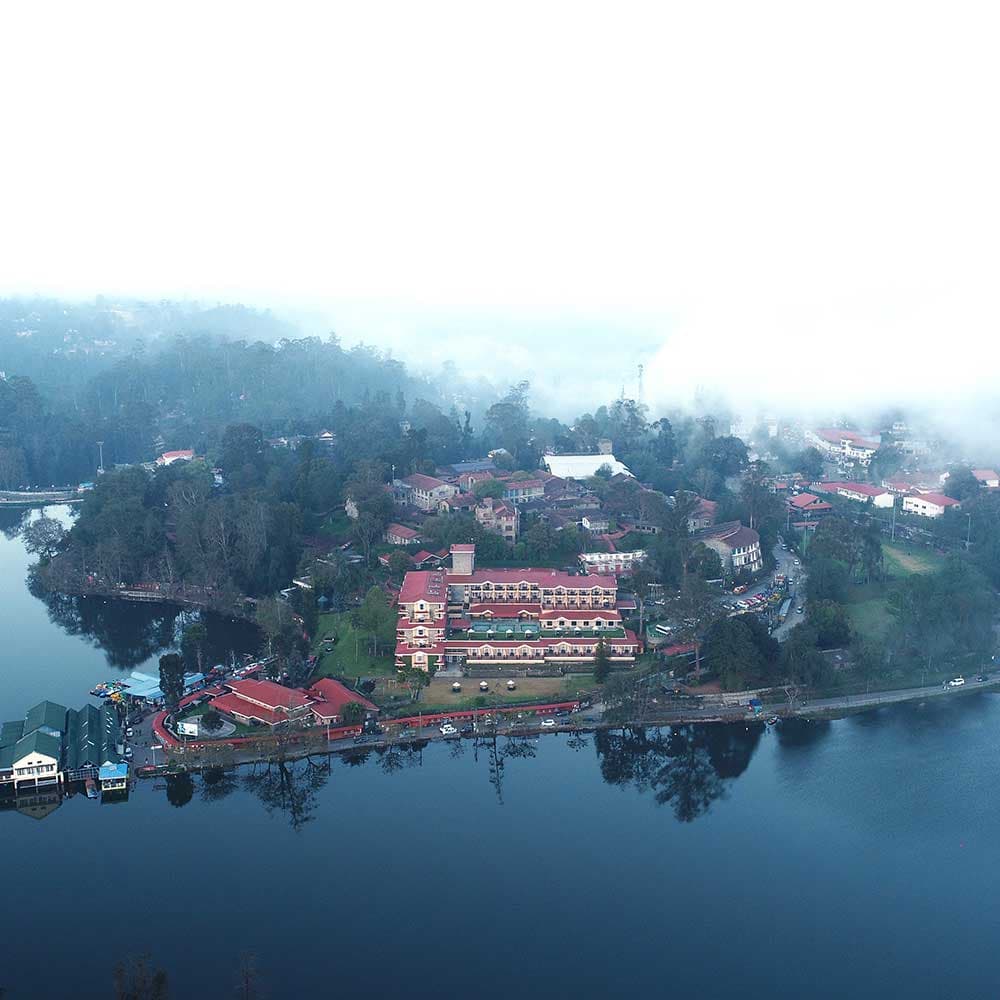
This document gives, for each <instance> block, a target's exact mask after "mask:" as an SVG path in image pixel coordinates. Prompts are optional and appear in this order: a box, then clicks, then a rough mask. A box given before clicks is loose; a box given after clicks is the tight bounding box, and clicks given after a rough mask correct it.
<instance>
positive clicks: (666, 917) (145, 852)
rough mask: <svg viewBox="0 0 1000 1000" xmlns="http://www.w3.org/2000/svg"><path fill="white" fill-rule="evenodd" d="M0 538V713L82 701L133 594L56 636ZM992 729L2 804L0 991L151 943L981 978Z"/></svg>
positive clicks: (99, 976) (624, 978)
mask: <svg viewBox="0 0 1000 1000" xmlns="http://www.w3.org/2000/svg"><path fill="white" fill-rule="evenodd" d="M18 551H19V550H18V546H17V543H16V542H14V541H9V540H3V541H0V559H2V560H3V562H2V567H0V568H2V570H3V577H2V579H3V583H2V588H3V597H4V600H3V601H2V602H0V607H2V608H3V612H2V615H3V617H2V618H0V628H2V634H3V651H2V652H0V657H2V661H0V705H3V706H4V707H5V711H4V716H5V717H15V716H16V715H17V714H18V713H19V712H20V711H22V710H23V708H24V707H27V705H28V704H30V703H32V702H33V701H35V700H37V699H38V698H41V697H45V696H50V697H58V698H61V699H63V700H65V701H68V702H69V703H70V704H74V705H75V704H79V703H82V702H83V701H84V700H85V692H86V689H87V688H88V687H89V686H90V685H91V684H92V683H93V682H94V681H95V680H97V679H99V678H100V677H102V676H104V675H107V674H109V672H110V671H111V670H112V669H113V668H112V667H111V666H109V664H108V660H107V654H108V653H109V652H110V651H112V650H116V652H115V653H114V655H115V656H116V657H117V656H118V655H119V653H120V650H122V649H134V650H137V651H141V650H142V648H143V647H142V643H141V642H140V643H138V644H137V643H136V636H137V635H141V634H145V633H143V630H142V629H139V630H138V631H137V630H136V626H135V624H134V622H133V621H132V620H131V617H130V612H128V611H127V610H126V611H125V612H122V620H121V622H119V621H118V618H117V617H116V614H115V613H114V612H113V611H112V612H109V613H107V614H105V615H104V616H103V618H102V622H103V629H104V631H103V632H101V633H100V634H99V637H98V635H96V634H92V635H90V637H89V638H88V637H87V636H85V635H79V634H77V635H69V634H67V633H66V632H65V630H64V628H63V626H62V625H61V624H59V622H58V621H57V622H54V621H52V620H51V619H50V617H49V614H48V611H47V610H46V608H45V606H44V605H43V604H42V603H41V602H39V601H37V600H36V599H35V598H33V597H31V596H30V595H29V594H28V593H27V592H26V590H25V588H24V584H23V572H21V570H23V567H24V565H25V563H26V559H25V558H24V557H23V553H22V554H21V555H20V556H18ZM19 559H20V562H19V561H18V560H19ZM18 567H20V569H19V568H18ZM95 640H97V643H98V644H96V645H95ZM104 643H107V644H108V645H107V646H105V645H104ZM25 674H27V675H28V676H27V677H25V676H24V675H25ZM998 752H1000V700H998V699H997V697H996V696H993V695H987V694H977V695H974V696H970V697H964V698H956V699H955V700H952V701H949V702H948V703H946V704H944V705H941V704H935V705H933V706H927V707H926V708H918V707H904V708H899V709H894V710H882V711H879V712H876V713H872V714H869V715H865V716H861V717H857V718H854V719H851V720H845V721H842V722H836V723H827V724H808V725H806V724H803V725H795V726H783V727H776V728H775V729H771V730H762V729H750V730H747V729H745V728H744V727H742V726H740V727H730V728H723V727H704V728H691V729H688V730H684V731H682V732H679V733H673V734H671V733H669V732H655V731H649V732H646V733H640V734H626V735H623V734H614V735H606V736H601V737H600V738H594V737H591V736H588V737H586V738H576V739H568V738H566V737H562V736H548V737H544V738H542V739H541V740H539V741H537V742H532V743H518V744H508V743H505V742H503V741H501V743H500V744H499V745H498V747H497V748H496V749H495V751H494V750H493V748H489V747H485V748H480V749H479V750H475V749H474V748H473V747H472V746H471V745H469V744H452V745H449V746H443V745H440V744H435V745H431V746H428V747H427V748H426V749H424V750H423V751H422V752H420V751H414V752H403V751H398V750H395V751H391V752H388V753H383V754H377V753H369V754H367V755H359V756H358V757H355V758H354V759H351V760H342V759H334V760H333V761H332V762H330V763H329V764H328V763H327V762H326V761H325V760H323V761H321V762H319V763H318V764H314V765H310V764H307V763H304V762H303V763H299V764H295V765H285V766H279V765H272V766H271V767H270V768H258V769H257V771H256V772H254V771H251V770H245V771H242V772H240V773H239V774H238V775H232V774H221V773H216V774H213V775H209V776H207V777H198V778H195V779H194V780H193V781H191V782H190V783H188V782H184V781H175V782H173V783H171V784H170V786H169V787H165V786H163V785H160V786H154V785H153V784H152V783H151V782H140V783H139V785H138V788H137V790H136V791H135V792H134V793H133V795H132V797H131V799H130V800H129V801H128V802H127V803H125V804H122V805H118V806H110V805H100V804H98V803H96V802H91V801H88V800H86V799H85V798H83V797H82V796H76V797H74V798H72V799H70V800H68V801H66V802H64V803H63V804H62V805H61V806H60V807H59V808H58V809H56V810H55V811H54V812H52V813H51V815H48V816H47V817H45V818H44V819H33V818H29V817H28V816H26V815H23V814H18V813H16V812H6V813H0V844H3V845H4V847H5V853H4V857H5V860H7V861H8V864H6V865H5V866H4V869H5V872H4V882H3V886H2V890H0V891H2V893H3V907H2V909H0V931H2V936H0V941H2V942H3V944H2V945H0V986H3V987H6V988H7V989H8V994H7V996H9V997H61V996H74V997H92V996H93V997H109V996H111V995H112V968H113V966H114V964H115V963H116V961H118V960H119V959H120V958H122V957H127V956H132V955H139V954H142V953H149V954H150V955H151V957H152V960H153V962H154V963H155V964H158V965H161V966H163V967H164V968H166V969H167V970H168V972H169V975H170V978H171V985H172V993H171V995H172V996H183V997H220V996H231V995H234V994H233V986H234V984H235V980H236V974H237V970H238V967H239V964H240V958H241V955H242V954H243V953H246V952H251V953H253V954H254V955H255V957H256V963H257V966H258V968H259V970H260V975H261V980H262V984H263V985H264V986H266V989H267V991H268V995H269V996H271V997H298V996H304V995H306V994H311V995H315V996H329V995H345V996H346V995H351V994H353V993H355V991H358V990H363V991H366V992H367V994H368V995H370V996H379V997H381V996H410V997H414V996H415V997H423V996H481V997H501V996H511V995H519V996H528V997H534V996H545V997H564V996H569V997H597V996H621V995H635V994H640V993H641V994H642V995H644V996H650V997H660V996H671V995H678V996H690V997H730V996H744V997H775V996H778V997H824V998H825V997H866V998H867V997H897V996H898V997H907V998H917V997H919V998H923V997H927V998H945V997H948V998H951V997H977V998H978V997H983V998H987V997H996V996H998V995H1000V963H998V962H997V960H996V958H995V956H994V952H995V947H996V942H997V941H998V940H1000V907H998V906H997V903H996V900H997V898H998V895H1000V797H998V795H997V785H998V777H997V766H996V761H997V759H998ZM10 862H13V863H10Z"/></svg>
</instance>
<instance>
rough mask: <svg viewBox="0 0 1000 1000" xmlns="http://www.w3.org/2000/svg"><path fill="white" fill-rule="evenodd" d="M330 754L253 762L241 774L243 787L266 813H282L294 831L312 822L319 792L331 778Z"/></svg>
mask: <svg viewBox="0 0 1000 1000" xmlns="http://www.w3.org/2000/svg"><path fill="white" fill-rule="evenodd" d="M330 770H331V763H330V757H328V756H323V757H316V758H313V757H304V758H301V759H299V760H273V761H268V762H266V763H263V764H253V765H251V766H250V767H249V769H248V770H245V771H244V772H243V773H242V775H241V778H242V782H241V783H242V785H243V788H244V789H245V790H246V791H248V792H250V793H251V795H253V796H255V797H256V798H257V799H259V800H260V802H261V803H262V805H263V806H264V809H265V810H266V811H267V812H268V813H269V814H273V813H284V814H285V815H286V817H287V819H288V823H289V825H290V826H291V827H292V829H294V830H301V829H302V827H304V826H305V825H306V824H307V823H309V822H311V821H312V820H313V818H314V814H315V812H316V804H317V801H318V793H319V791H320V790H321V789H322V788H323V786H324V785H325V784H326V783H327V781H329V780H330Z"/></svg>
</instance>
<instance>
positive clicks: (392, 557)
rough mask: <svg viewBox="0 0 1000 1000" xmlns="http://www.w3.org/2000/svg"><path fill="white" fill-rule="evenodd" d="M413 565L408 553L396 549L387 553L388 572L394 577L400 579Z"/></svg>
mask: <svg viewBox="0 0 1000 1000" xmlns="http://www.w3.org/2000/svg"><path fill="white" fill-rule="evenodd" d="M412 565H413V559H412V558H411V557H410V554H409V553H408V552H404V551H403V550H402V549H396V550H395V551H394V552H390V553H389V572H390V573H391V574H392V575H393V576H395V577H402V576H403V575H404V574H405V573H406V571H407V570H408V569H409V568H410V567H411V566H412Z"/></svg>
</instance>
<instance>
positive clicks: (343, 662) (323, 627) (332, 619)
mask: <svg viewBox="0 0 1000 1000" xmlns="http://www.w3.org/2000/svg"><path fill="white" fill-rule="evenodd" d="M331 632H332V633H333V634H334V635H336V637H337V642H336V644H335V645H334V647H333V651H332V652H328V653H324V652H323V641H322V640H323V636H324V635H327V634H328V633H331ZM313 652H314V653H315V654H316V656H317V657H318V658H319V659H318V660H317V663H316V672H315V673H314V674H313V676H314V677H332V676H336V677H378V676H390V675H394V674H395V673H396V666H395V659H394V657H393V654H392V653H391V652H389V653H382V654H380V655H379V656H377V657H376V656H372V655H371V653H370V652H369V640H368V637H367V636H364V635H361V634H360V633H359V632H357V631H355V629H354V627H353V626H352V625H351V621H350V618H349V616H348V613H347V612H343V613H340V614H334V613H332V612H329V613H327V614H325V615H320V616H319V629H317V632H316V642H315V643H314V645H313Z"/></svg>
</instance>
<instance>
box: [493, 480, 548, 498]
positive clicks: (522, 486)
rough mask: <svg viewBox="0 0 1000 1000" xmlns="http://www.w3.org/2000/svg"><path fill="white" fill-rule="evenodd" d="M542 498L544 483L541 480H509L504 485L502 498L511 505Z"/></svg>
mask: <svg viewBox="0 0 1000 1000" xmlns="http://www.w3.org/2000/svg"><path fill="white" fill-rule="evenodd" d="M544 496H545V481H544V480H542V479H511V480H508V482H506V483H505V484H504V491H503V498H504V500H509V501H510V502H511V503H528V502H530V501H531V500H541V499H542V498H543V497H544Z"/></svg>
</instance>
